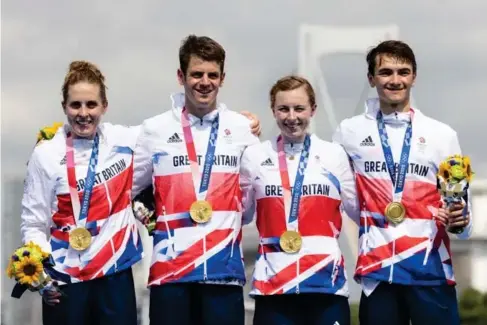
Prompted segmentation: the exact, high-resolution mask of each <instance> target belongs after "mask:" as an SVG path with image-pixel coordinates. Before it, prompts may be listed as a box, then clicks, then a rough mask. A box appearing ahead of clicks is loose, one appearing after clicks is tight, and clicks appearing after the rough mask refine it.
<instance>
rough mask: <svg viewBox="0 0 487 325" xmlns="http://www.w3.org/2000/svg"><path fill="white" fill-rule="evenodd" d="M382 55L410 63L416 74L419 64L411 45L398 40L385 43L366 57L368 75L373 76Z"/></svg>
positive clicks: (373, 49)
mask: <svg viewBox="0 0 487 325" xmlns="http://www.w3.org/2000/svg"><path fill="white" fill-rule="evenodd" d="M380 55H388V56H391V57H393V58H395V59H397V60H398V61H401V62H404V63H410V64H411V65H412V66H413V73H416V69H417V64H416V57H415V56H414V52H413V50H412V49H411V47H410V46H409V45H407V44H406V43H404V42H401V41H397V40H389V41H384V42H382V43H380V44H379V45H377V46H376V47H374V48H372V49H371V50H370V51H369V52H368V53H367V57H366V61H367V65H368V73H369V74H370V75H371V76H373V75H374V71H375V65H376V58H377V57H378V56H380Z"/></svg>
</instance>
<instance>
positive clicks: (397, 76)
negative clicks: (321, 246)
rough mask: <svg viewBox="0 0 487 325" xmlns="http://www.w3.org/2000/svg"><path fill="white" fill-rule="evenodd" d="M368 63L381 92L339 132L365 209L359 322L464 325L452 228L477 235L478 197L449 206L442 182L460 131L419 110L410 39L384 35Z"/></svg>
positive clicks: (460, 233)
mask: <svg viewBox="0 0 487 325" xmlns="http://www.w3.org/2000/svg"><path fill="white" fill-rule="evenodd" d="M367 62H368V78H369V82H370V85H371V86H372V87H376V88H377V94H378V98H376V99H369V100H368V101H367V102H366V104H365V112H364V114H361V115H358V116H355V117H352V118H349V119H346V120H344V121H343V122H342V123H341V124H340V125H339V127H338V129H337V130H336V133H335V135H334V141H335V142H337V143H340V144H341V145H342V146H343V147H344V148H345V150H346V151H347V153H348V155H349V157H350V158H351V160H352V162H353V167H354V169H355V173H356V183H357V192H358V195H359V201H360V204H361V209H362V213H361V218H360V230H359V237H360V238H359V246H360V247H359V256H358V262H357V268H356V273H355V277H356V280H358V281H360V283H361V284H362V288H363V293H362V298H361V302H360V323H361V324H366V325H368V324H370V325H376V324H391V325H393V324H409V323H410V321H411V322H412V324H413V325H431V324H442V325H443V324H452V325H454V324H460V321H459V315H458V306H457V300H456V290H455V278H454V275H453V268H452V260H451V259H452V257H451V252H450V240H449V237H448V234H447V232H448V231H450V232H455V233H456V234H457V236H458V237H459V238H462V239H465V238H468V237H469V236H470V233H471V229H472V222H471V215H470V214H469V211H470V209H469V206H470V202H469V199H468V197H465V198H464V201H465V202H466V204H465V203H464V204H458V205H455V206H453V207H452V208H451V210H450V211H447V210H446V209H444V208H443V204H442V202H441V198H440V196H439V193H438V190H437V178H436V173H437V171H438V166H439V164H440V162H441V161H442V160H444V159H446V158H447V157H448V156H450V155H453V154H461V150H460V146H459V142H458V138H457V134H456V132H455V131H454V130H453V129H452V128H451V127H449V126H448V125H446V124H444V123H441V122H439V121H436V120H434V119H432V118H430V117H428V116H425V115H424V114H423V113H422V112H421V111H420V110H419V109H417V108H415V107H414V108H413V107H411V106H410V90H411V88H412V86H413V84H414V81H415V78H416V59H415V56H414V53H413V51H412V50H411V48H410V47H409V46H408V45H407V44H405V43H403V42H400V41H385V42H383V43H381V44H379V45H378V46H377V47H375V48H373V49H372V50H371V51H370V52H369V53H368V55H367Z"/></svg>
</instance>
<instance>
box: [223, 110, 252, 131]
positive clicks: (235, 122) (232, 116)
mask: <svg viewBox="0 0 487 325" xmlns="http://www.w3.org/2000/svg"><path fill="white" fill-rule="evenodd" d="M220 114H221V115H222V118H223V119H224V122H225V123H226V124H228V125H231V126H233V127H237V128H245V130H250V120H249V119H248V118H247V117H245V116H244V115H242V114H240V113H237V112H235V111H232V110H230V109H224V110H222V111H221V112H220Z"/></svg>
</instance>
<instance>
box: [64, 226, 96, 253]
mask: <svg viewBox="0 0 487 325" xmlns="http://www.w3.org/2000/svg"><path fill="white" fill-rule="evenodd" d="M69 244H70V245H71V247H72V248H73V249H75V250H77V251H83V250H85V249H87V248H88V247H89V246H90V245H91V234H90V232H89V231H88V230H87V229H86V228H76V229H73V230H71V232H70V233H69Z"/></svg>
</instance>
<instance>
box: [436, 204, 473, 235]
mask: <svg viewBox="0 0 487 325" xmlns="http://www.w3.org/2000/svg"><path fill="white" fill-rule="evenodd" d="M444 206H445V204H444ZM444 206H443V207H441V208H440V209H438V215H437V216H436V220H438V221H439V222H440V223H441V224H442V225H443V226H445V227H448V228H449V229H453V228H457V229H458V228H464V227H466V226H467V225H468V224H469V222H470V214H467V215H466V216H465V217H464V216H463V209H464V208H465V203H464V202H461V203H455V204H453V205H452V206H451V207H450V209H446V208H445V207H444Z"/></svg>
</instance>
